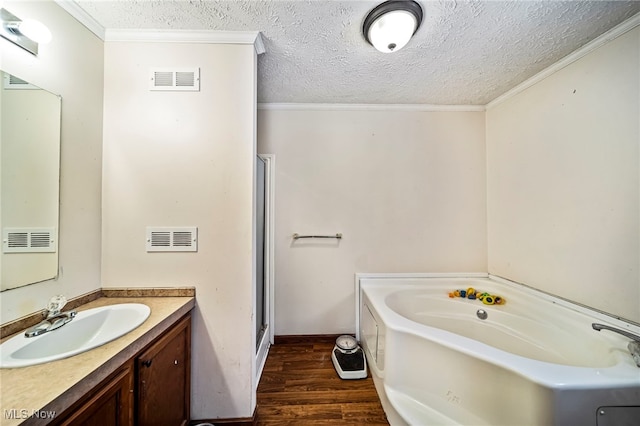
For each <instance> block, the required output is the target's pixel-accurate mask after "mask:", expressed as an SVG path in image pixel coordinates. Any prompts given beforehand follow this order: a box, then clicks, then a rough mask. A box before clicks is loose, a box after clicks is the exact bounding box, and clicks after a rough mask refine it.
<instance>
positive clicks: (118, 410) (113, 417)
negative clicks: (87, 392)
mask: <svg viewBox="0 0 640 426" xmlns="http://www.w3.org/2000/svg"><path fill="white" fill-rule="evenodd" d="M133 397H134V392H133V361H129V362H127V363H126V364H125V365H124V366H123V367H122V368H120V369H118V371H117V372H116V373H114V374H113V375H111V377H109V378H107V379H106V380H105V381H104V382H102V383H101V384H100V385H99V386H97V387H96V388H95V389H94V391H93V393H92V394H91V396H90V397H89V399H86V400H85V401H84V402H83V403H82V404H81V405H80V406H78V407H76V408H73V407H72V408H71V409H70V410H67V412H70V414H69V415H68V416H67V417H64V416H63V420H62V421H59V422H54V423H55V424H56V425H63V426H81V425H82V426H93V425H95V426H118V425H130V424H132V423H131V419H133V404H134V401H133Z"/></svg>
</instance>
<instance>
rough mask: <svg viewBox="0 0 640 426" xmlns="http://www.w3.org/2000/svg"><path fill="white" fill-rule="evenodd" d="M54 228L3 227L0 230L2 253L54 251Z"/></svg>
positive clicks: (55, 248)
mask: <svg viewBox="0 0 640 426" xmlns="http://www.w3.org/2000/svg"><path fill="white" fill-rule="evenodd" d="M56 250H57V247H56V230H55V228H5V229H3V230H2V252H3V253H55V251H56Z"/></svg>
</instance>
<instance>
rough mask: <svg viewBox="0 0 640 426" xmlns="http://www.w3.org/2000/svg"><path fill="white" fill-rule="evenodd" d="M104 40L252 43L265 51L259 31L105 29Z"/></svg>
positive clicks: (256, 47)
mask: <svg viewBox="0 0 640 426" xmlns="http://www.w3.org/2000/svg"><path fill="white" fill-rule="evenodd" d="M104 41H105V42H112V41H126V42H149V43H153V42H162V43H210V44H252V45H253V46H254V48H255V49H256V53H257V54H258V55H260V54H262V53H265V51H266V50H265V47H264V42H263V40H262V35H261V34H260V32H259V31H211V30H121V29H107V30H106V32H105V38H104Z"/></svg>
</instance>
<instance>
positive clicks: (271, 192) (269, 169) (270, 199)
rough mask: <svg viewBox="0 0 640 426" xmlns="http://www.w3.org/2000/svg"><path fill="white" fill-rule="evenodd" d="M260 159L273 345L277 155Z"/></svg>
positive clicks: (269, 312)
mask: <svg viewBox="0 0 640 426" xmlns="http://www.w3.org/2000/svg"><path fill="white" fill-rule="evenodd" d="M258 155H259V156H260V158H262V159H263V160H264V163H265V166H266V167H265V169H266V173H265V174H266V175H267V176H266V177H267V179H266V182H265V189H266V191H267V194H266V196H265V201H266V203H265V212H266V214H267V218H266V220H265V227H266V228H265V231H266V232H265V233H266V241H265V253H266V255H267V262H266V266H267V271H266V273H265V278H266V279H267V293H268V300H269V307H268V309H267V316H268V318H269V324H268V329H267V331H268V332H269V342H270V343H271V344H273V342H274V335H275V326H274V325H275V309H274V307H275V282H276V272H275V271H276V267H275V250H276V249H275V237H274V235H275V232H274V231H275V226H276V220H275V218H276V216H275V205H276V203H275V193H276V185H275V181H276V156H275V154H258Z"/></svg>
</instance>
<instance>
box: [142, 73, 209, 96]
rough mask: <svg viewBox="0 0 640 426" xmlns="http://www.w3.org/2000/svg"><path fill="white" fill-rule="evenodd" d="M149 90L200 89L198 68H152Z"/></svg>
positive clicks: (192, 90)
mask: <svg viewBox="0 0 640 426" xmlns="http://www.w3.org/2000/svg"><path fill="white" fill-rule="evenodd" d="M149 83H150V85H149V90H169V91H187V92H198V91H200V68H152V69H151V70H150V77H149Z"/></svg>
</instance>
